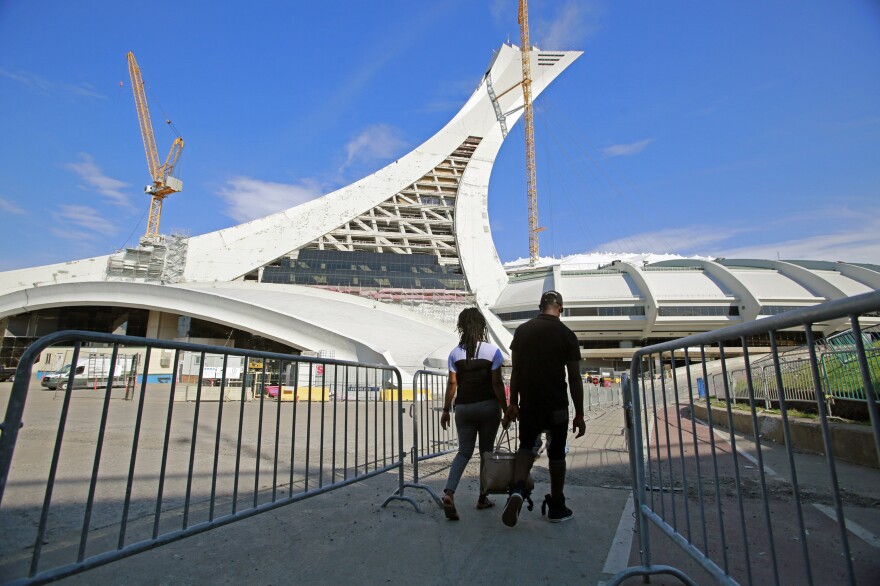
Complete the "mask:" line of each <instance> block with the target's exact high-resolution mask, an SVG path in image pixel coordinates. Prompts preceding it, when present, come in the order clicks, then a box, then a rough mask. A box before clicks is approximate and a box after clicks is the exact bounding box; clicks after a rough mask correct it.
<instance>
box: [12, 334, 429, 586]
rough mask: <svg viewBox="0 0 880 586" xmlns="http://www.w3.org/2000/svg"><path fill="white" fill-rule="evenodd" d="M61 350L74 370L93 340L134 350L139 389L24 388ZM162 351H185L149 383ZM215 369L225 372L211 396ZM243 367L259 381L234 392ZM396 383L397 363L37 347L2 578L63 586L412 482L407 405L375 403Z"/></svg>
mask: <svg viewBox="0 0 880 586" xmlns="http://www.w3.org/2000/svg"><path fill="white" fill-rule="evenodd" d="M61 343H66V344H73V345H74V352H73V364H76V363H77V360H78V354H79V352H80V349H81V347H82V345H83V344H86V343H89V344H91V345H106V346H107V347H108V350H109V349H110V348H112V361H113V362H114V363H115V361H116V360H117V357H118V356H119V355H120V349H123V348H124V349H126V350H130V349H131V348H132V347H139V348H140V349H141V350H142V351H143V354H144V356H145V360H144V361H143V364H144V366H145V370H144V372H143V376H142V377H141V382H140V384H139V389H137V390H136V391H135V392H126V391H125V390H123V389H114V388H113V381H112V380H108V381H107V382H106V385H105V386H104V387H103V388H102V389H99V390H98V391H97V392H96V391H95V390H93V389H77V388H75V385H74V384H72V383H73V376H74V374H73V373H72V372H71V375H70V377H71V378H70V381H69V383H71V384H68V385H66V388H65V390H64V391H63V392H59V393H57V394H58V398H55V394H53V393H46V392H42V391H41V390H40V387H39V384H38V383H35V384H34V385H33V388H29V383H30V382H31V377H30V374H31V370H32V367H33V364H34V362H35V359H36V358H37V357H38V356H39V354H40V352H42V351H44V350H46V349H47V348H49V347H51V346H53V345H57V344H61ZM159 349H162V350H170V351H172V352H173V355H174V363H173V364H174V373H173V376H172V377H171V378H170V384H169V383H163V384H156V383H149V382H148V381H149V380H150V377H149V372H148V370H149V365H150V353H151V352H153V351H158V350H159ZM184 354H186V355H187V356H188V357H193V358H194V359H193V360H192V361H190V362H189V363H191V364H193V365H195V364H198V365H199V366H198V367H197V368H196V369H195V370H194V371H193V372H192V373H191V375H192V376H190V375H187V376H188V377H189V378H187V380H188V382H187V385H188V386H189V387H190V388H191V389H192V394H191V395H190V396H189V397H187V398H188V399H189V400H183V401H181V400H177V401H176V400H175V398H178V399H179V396H180V395H181V393H180V392H179V389H178V388H177V387H178V382H179V380H180V377H179V376H178V375H179V374H180V373H179V372H178V369H179V367H181V365H185V364H187V360H184ZM196 359H197V360H196ZM212 359H216V360H213V362H216V363H217V364H218V369H219V366H220V365H222V369H219V370H216V371H214V372H212V373H211V375H212V378H213V377H215V376H219V378H217V379H214V380H216V383H218V384H219V386H210V387H209V386H208V384H207V382H206V381H207V380H208V377H205V374H206V368H208V367H206V366H205V364H206V363H211V362H212ZM233 362H236V363H241V364H248V365H251V364H255V365H259V368H260V370H259V372H249V373H248V375H247V376H245V377H241V381H240V382H241V383H243V384H241V385H239V386H236V387H234V391H233V392H231V393H227V392H226V391H227V388H226V387H227V384H228V381H227V379H226V378H225V376H224V375H223V374H222V373H228V372H232V371H233V370H234V369H231V368H230V367H229V365H230V364H232V363H233ZM210 368H214V367H210ZM111 369H112V366H111ZM217 372H220V373H221V374H220V375H218V374H217ZM273 373H274V374H273ZM284 373H293V375H292V376H293V379H292V380H297V379H299V380H300V381H305V382H306V383H307V387H306V390H305V391H303V390H302V388H298V389H297V390H296V399H297V400H285V399H286V398H285V397H283V396H282V397H281V399H282V400H278V395H279V393H278V392H277V391H278V390H279V389H278V387H279V386H281V385H279V381H278V378H279V377H282V376H283V375H284ZM306 373H308V374H307V375H306ZM315 374H318V375H320V376H318V377H316V376H315ZM193 377H194V379H193ZM273 378H274V379H276V380H274V384H275V386H276V389H275V390H276V393H275V396H274V397H273V396H272V395H271V394H270V389H269V387H270V386H272V385H270V384H269V383H270V382H273V380H272V379H273ZM316 378H317V380H315V379H316ZM193 380H195V384H193ZM314 383H318V384H314ZM401 383H402V381H401V376H400V372H399V371H398V370H397V369H396V368H393V367H389V366H388V365H375V364H364V363H357V362H347V361H341V360H329V359H325V358H314V357H306V356H299V355H287V354H277V353H271V352H259V351H251V350H242V349H236V348H227V347H215V346H205V345H200V344H188V343H182V342H173V341H165V340H153V339H144V338H135V337H129V336H116V335H108V334H97V333H91V332H79V331H67V332H58V333H54V334H50V335H48V336H45V337H43V338H40V339H39V340H37V341H36V342H34V343H33V344H31V346H30V347H29V348H28V349H27V350H26V351H25V352H24V354H23V356H22V358H21V360H20V362H19V365H18V369H17V371H16V377H15V382H14V383H13V385H12V390H11V394H10V396H9V399H8V403H7V405H6V409H5V419H4V420H3V423H2V427H0V431H2V435H0V527H2V528H3V531H2V532H0V582H4V583H5V582H16V583H44V582H49V581H53V580H57V579H59V578H62V577H64V576H68V575H71V574H75V573H77V572H80V571H82V570H86V569H89V568H92V567H95V566H98V565H102V564H105V563H108V562H111V561H114V560H118V559H120V558H123V557H126V556H130V555H132V554H135V553H138V552H142V551H146V550H148V549H151V548H153V547H156V546H158V545H162V544H165V543H169V542H172V541H176V540H178V539H181V538H183V537H187V536H191V535H194V534H196V533H200V532H202V531H206V530H208V529H212V528H214V527H219V526H221V525H225V524H228V523H231V522H234V521H237V520H239V519H243V518H246V517H250V516H252V515H255V514H257V513H260V512H263V511H267V510H270V509H274V508H277V507H280V506H283V505H285V504H288V503H292V502H296V501H299V500H302V499H305V498H308V497H311V496H314V495H318V494H322V493H326V492H329V491H333V490H335V489H338V488H342V487H344V486H347V485H350V484H352V483H356V482H360V481H363V480H366V479H369V478H372V477H375V476H377V475H380V474H384V473H386V472H389V471H394V470H397V471H398V474H399V478H400V479H401V481H402V479H403V464H404V461H405V459H406V453H405V451H404V448H403V446H404V434H403V433H402V431H403V405H402V401H401V395H400V394H399V393H398V394H396V395H395V396H393V397H392V400H379V395H380V391H381V390H382V389H383V388H392V387H393V388H396V389H400V388H401V387H402V384H401ZM212 384H214V383H212ZM331 394H332V395H333V397H334V400H327V399H328V397H329V395H331ZM206 396H209V398H207V399H206ZM221 399H222V400H221ZM233 399H234V400H233ZM399 498H402V499H403V500H406V501H408V502H413V501H412V499H409V498H407V497H403V496H402V495H401V496H400V497H399ZM413 504H414V505H415V503H414V502H413Z"/></svg>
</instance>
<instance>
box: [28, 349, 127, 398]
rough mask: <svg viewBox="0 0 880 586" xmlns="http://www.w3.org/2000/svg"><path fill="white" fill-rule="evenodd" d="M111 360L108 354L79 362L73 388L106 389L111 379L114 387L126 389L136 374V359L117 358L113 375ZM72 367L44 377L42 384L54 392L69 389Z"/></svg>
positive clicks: (65, 366)
mask: <svg viewBox="0 0 880 586" xmlns="http://www.w3.org/2000/svg"><path fill="white" fill-rule="evenodd" d="M110 359H111V357H110V356H108V355H106V354H98V355H94V356H87V357H85V358H80V359H79V360H77V361H76V370H75V371H74V373H73V388H74V389H85V388H89V387H97V388H100V387H105V386H106V385H107V381H108V380H109V379H112V381H113V383H112V384H113V386H114V387H124V386H125V385H126V383H127V382H129V381H130V380H131V377H133V376H134V375H135V374H136V373H135V372H134V364H135V360H134V357H133V356H122V355H120V356H117V357H116V365H115V368H114V369H113V372H112V373H111V372H110ZM71 367H72V366H71V365H70V364H66V365H64V367H63V368H62V369H61V370H58V371H55V372H52V373H49V374H46V375H44V376H43V380H41V381H40V384H41V385H42V386H44V387H46V388H48V389H49V390H52V391H54V390H56V389H59V390H62V391H63V390H65V389H67V385H68V384H69V383H70V369H71Z"/></svg>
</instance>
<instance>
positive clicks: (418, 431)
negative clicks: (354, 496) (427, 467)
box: [382, 370, 458, 513]
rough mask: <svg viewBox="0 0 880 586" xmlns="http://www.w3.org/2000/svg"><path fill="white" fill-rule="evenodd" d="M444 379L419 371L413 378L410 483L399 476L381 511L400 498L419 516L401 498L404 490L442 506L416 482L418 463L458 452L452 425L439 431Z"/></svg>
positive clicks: (416, 505) (444, 376) (456, 437)
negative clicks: (414, 490)
mask: <svg viewBox="0 0 880 586" xmlns="http://www.w3.org/2000/svg"><path fill="white" fill-rule="evenodd" d="M448 377H449V375H448V374H447V373H446V372H438V371H432V370H419V371H418V372H416V373H415V374H414V375H413V384H412V389H413V402H412V404H411V405H410V407H409V416H410V417H411V418H412V420H413V427H412V438H413V444H412V448H410V458H411V460H412V465H413V472H412V476H413V480H412V482H406V481H404V479H403V476H401V478H400V486H399V487H398V489H397V491H396V492H395V493H394V494H393V495H392V496H390V497H388V499H387V500H386V501H385V502H384V503H382V506H383V507H384V506H385V505H387V504H388V502H389V501H390V500H391V499H392V498H403V499H404V500H407V501H408V502H410V503H412V505H413V507H415V509H416V510H417V511H418V512H420V513H421V512H422V511H421V508H420V507H419V505H418V503H417V502H416V501H415V500H413V499H409V498H406V497H404V490H405V489H407V488H418V489H421V490H425V491H427V492H428V494H430V495H431V497H432V498H433V499H434V501H435V502H436V503H437V506H438V507H440V506H442V502H441V500H440V497H439V496H438V495H437V493H435V492H434V490H433V489H432V488H431V487H429V486H428V485H426V484H421V483H420V482H419V462H421V461H424V460H429V459H431V458H436V457H438V456H442V455H445V454H449V453H451V452H454V451H456V450H457V449H458V433H457V431H456V426H455V421H454V420H451V421H450V425H449V427H448V428H447V429H445V430H444V429H443V428H442V427H440V415H441V414H442V412H443V402H444V400H445V395H446V381H447V379H448Z"/></svg>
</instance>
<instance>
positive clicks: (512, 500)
mask: <svg viewBox="0 0 880 586" xmlns="http://www.w3.org/2000/svg"><path fill="white" fill-rule="evenodd" d="M522 504H523V495H522V493H520V492H516V491H514V492H512V493H510V496H509V497H508V498H507V504H506V505H504V512H503V513H501V520H502V521H504V524H505V525H507V526H508V527H513V526H514V525H516V522H517V521H518V520H519V511H520V509H522Z"/></svg>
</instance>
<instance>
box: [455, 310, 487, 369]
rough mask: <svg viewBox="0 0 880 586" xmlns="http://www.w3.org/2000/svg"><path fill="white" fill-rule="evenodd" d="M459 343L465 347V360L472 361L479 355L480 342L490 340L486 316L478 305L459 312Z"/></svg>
mask: <svg viewBox="0 0 880 586" xmlns="http://www.w3.org/2000/svg"><path fill="white" fill-rule="evenodd" d="M456 329H457V330H458V335H459V340H458V344H459V345H460V346H462V347H464V349H465V361H466V362H470V361H471V359H473V358H474V356H476V355H477V346H479V344H480V342H486V341H488V337H489V328H488V327H487V326H486V318H485V317H483V314H482V313H480V310H479V309H477V308H476V307H469V308H467V309H465V310H463V311H462V312H461V313H460V314H458V325H456Z"/></svg>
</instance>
